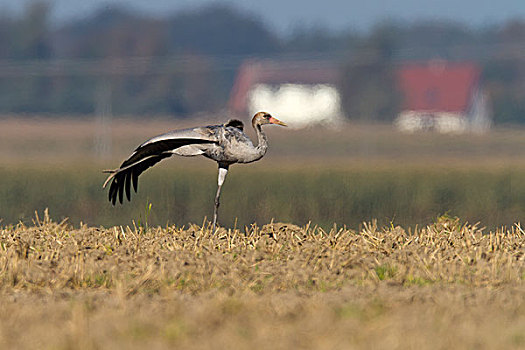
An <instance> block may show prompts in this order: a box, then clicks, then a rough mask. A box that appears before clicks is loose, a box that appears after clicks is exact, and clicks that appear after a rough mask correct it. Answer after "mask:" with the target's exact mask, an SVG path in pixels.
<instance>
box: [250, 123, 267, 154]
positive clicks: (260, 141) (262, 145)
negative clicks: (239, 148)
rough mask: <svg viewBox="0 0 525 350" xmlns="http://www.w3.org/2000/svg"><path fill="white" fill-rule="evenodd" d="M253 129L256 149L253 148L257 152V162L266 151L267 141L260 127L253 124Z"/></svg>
mask: <svg viewBox="0 0 525 350" xmlns="http://www.w3.org/2000/svg"><path fill="white" fill-rule="evenodd" d="M253 128H254V129H255V133H256V134H257V147H255V149H256V151H257V157H258V158H257V159H255V160H259V159H261V158H262V157H263V156H264V155H265V154H266V151H267V150H268V139H267V138H266V134H265V133H264V131H262V127H261V125H259V124H255V125H254V126H253Z"/></svg>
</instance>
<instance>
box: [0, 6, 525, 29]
mask: <svg viewBox="0 0 525 350" xmlns="http://www.w3.org/2000/svg"><path fill="white" fill-rule="evenodd" d="M31 1H33V0H0V12H4V11H11V12H14V13H20V12H21V11H22V10H23V8H24V6H26V5H27V4H28V3H30V2H31ZM49 2H51V4H53V18H54V19H55V20H56V21H57V23H61V22H64V21H69V20H73V19H75V18H79V17H84V16H86V15H87V14H89V13H91V12H93V11H95V10H97V9H99V8H101V7H103V6H106V7H111V6H116V5H124V6H128V7H131V8H134V9H135V10H136V11H138V12H142V13H147V14H152V15H166V14H173V13H176V12H177V11H182V10H187V9H192V8H195V7H199V6H202V5H205V4H210V3H217V2H218V3H224V2H226V3H230V4H233V5H236V6H238V7H240V8H242V9H245V10H246V11H248V12H249V13H252V14H255V15H256V16H258V17H259V18H260V19H261V20H263V21H265V22H267V23H268V25H269V26H270V27H271V28H273V29H275V30H277V31H278V32H283V33H285V32H287V31H289V30H291V29H293V28H295V27H297V26H318V27H321V28H327V29H330V30H336V31H338V30H347V29H353V30H367V29H369V28H370V27H371V26H373V25H374V24H375V23H377V22H379V21H384V20H397V21H401V22H403V21H425V20H452V21H457V22H463V23H465V24H467V25H469V26H475V27H482V26H487V25H494V24H498V23H502V22H505V21H507V20H509V19H516V18H525V0H366V1H363V0H346V1H345V0H322V1H318V0H316V1H308V0H228V1H219V0H50V1H49Z"/></svg>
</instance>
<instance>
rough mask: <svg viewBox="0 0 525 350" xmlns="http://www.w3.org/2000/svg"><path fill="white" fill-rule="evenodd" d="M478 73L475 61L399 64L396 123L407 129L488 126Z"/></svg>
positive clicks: (477, 128)
mask: <svg viewBox="0 0 525 350" xmlns="http://www.w3.org/2000/svg"><path fill="white" fill-rule="evenodd" d="M480 76H481V69H480V68H479V67H478V66H477V65H476V64H474V63H452V62H446V61H441V60H436V61H430V62H425V63H411V64H406V65H403V66H401V67H400V68H399V70H398V72H397V79H398V88H399V91H400V92H401V95H402V97H403V103H402V111H401V113H400V114H399V116H398V119H397V122H396V124H397V126H398V127H399V128H400V129H404V130H406V131H415V130H421V129H436V130H438V131H441V132H461V131H466V130H467V129H475V130H479V131H482V130H485V129H487V128H488V127H489V126H490V116H489V114H490V113H489V107H488V102H487V98H486V97H485V94H484V93H483V91H482V88H481V86H480Z"/></svg>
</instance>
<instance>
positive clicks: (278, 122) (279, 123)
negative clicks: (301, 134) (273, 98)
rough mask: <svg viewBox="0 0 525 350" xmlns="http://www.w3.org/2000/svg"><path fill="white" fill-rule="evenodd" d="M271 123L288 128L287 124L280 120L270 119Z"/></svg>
mask: <svg viewBox="0 0 525 350" xmlns="http://www.w3.org/2000/svg"><path fill="white" fill-rule="evenodd" d="M269 122H270V124H277V125H281V126H288V125H286V124H285V123H283V122H282V121H280V120H279V119H275V118H274V117H270V120H269Z"/></svg>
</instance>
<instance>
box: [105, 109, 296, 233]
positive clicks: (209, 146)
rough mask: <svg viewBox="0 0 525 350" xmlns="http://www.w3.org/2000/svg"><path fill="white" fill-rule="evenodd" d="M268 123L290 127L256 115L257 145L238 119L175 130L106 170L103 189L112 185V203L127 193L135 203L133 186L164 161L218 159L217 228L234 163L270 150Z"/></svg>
mask: <svg viewBox="0 0 525 350" xmlns="http://www.w3.org/2000/svg"><path fill="white" fill-rule="evenodd" d="M265 124H277V125H283V126H286V124H284V123H283V122H281V121H279V120H277V119H275V118H273V117H272V116H271V115H270V114H268V113H264V112H259V113H257V114H255V116H254V117H253V119H252V126H253V128H254V129H255V132H256V134H257V146H255V145H254V144H253V143H252V141H251V140H250V138H248V136H247V135H246V134H245V133H244V130H243V129H244V125H243V123H242V122H241V121H239V120H236V119H232V120H229V121H228V122H227V123H225V124H221V125H209V126H204V127H196V128H191V129H183V130H175V131H171V132H169V133H166V134H162V135H159V136H155V137H153V138H151V139H149V140H147V141H146V142H144V143H143V144H141V145H140V146H138V147H137V148H136V149H135V151H134V152H133V153H132V154H131V155H130V156H129V158H128V159H126V160H125V161H124V162H123V163H122V164H121V165H120V167H119V168H118V169H115V170H106V171H105V172H107V173H110V174H111V175H109V177H108V178H107V179H106V181H105V182H104V185H103V187H104V188H105V187H106V186H107V184H108V183H110V182H111V185H110V186H109V193H108V196H109V200H110V202H111V203H112V204H113V205H115V203H116V202H117V197H118V200H119V202H120V203H122V202H123V199H124V192H125V193H126V197H127V199H128V200H131V185H133V189H134V190H135V192H137V189H138V177H139V175H140V174H141V173H142V172H144V171H145V170H147V169H148V168H150V167H152V166H153V165H155V164H157V163H158V162H160V161H161V160H163V159H165V158H168V157H171V156H172V155H173V154H176V155H180V156H186V157H191V156H197V155H203V156H204V157H207V158H210V159H213V160H215V161H216V162H217V163H218V165H219V178H218V188H217V194H216V197H215V211H214V220H213V228H214V229H215V226H216V221H217V211H218V207H219V196H220V191H221V187H222V183H223V182H224V179H225V177H226V174H227V171H228V168H229V166H230V165H231V164H234V163H251V162H255V161H257V160H259V159H261V158H262V157H263V156H264V154H265V153H266V150H267V149H268V140H267V138H266V135H265V134H264V132H263V131H262V128H261V126H262V125H265Z"/></svg>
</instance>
